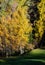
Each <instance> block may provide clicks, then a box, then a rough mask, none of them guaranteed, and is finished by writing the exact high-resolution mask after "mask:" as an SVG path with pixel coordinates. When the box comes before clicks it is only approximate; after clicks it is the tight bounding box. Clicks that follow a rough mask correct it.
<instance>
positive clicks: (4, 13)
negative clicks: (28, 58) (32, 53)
mask: <svg viewBox="0 0 45 65" xmlns="http://www.w3.org/2000/svg"><path fill="white" fill-rule="evenodd" d="M44 39H45V0H0V55H4V56H8V55H12V54H14V53H16V52H17V53H18V52H19V53H20V54H22V53H24V52H27V51H28V50H32V49H34V48H35V47H42V45H43V44H44V46H45V40H44ZM42 40H43V41H42Z"/></svg>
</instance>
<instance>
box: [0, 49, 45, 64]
mask: <svg viewBox="0 0 45 65" xmlns="http://www.w3.org/2000/svg"><path fill="white" fill-rule="evenodd" d="M0 65H45V50H42V49H35V50H33V51H31V52H29V53H27V54H26V55H22V56H15V57H10V58H4V59H0Z"/></svg>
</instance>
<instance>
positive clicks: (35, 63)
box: [0, 58, 45, 65]
mask: <svg viewBox="0 0 45 65" xmlns="http://www.w3.org/2000/svg"><path fill="white" fill-rule="evenodd" d="M0 65H45V62H42V61H41V60H38V59H20V58H18V59H15V58H10V59H5V61H4V62H2V61H0Z"/></svg>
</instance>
